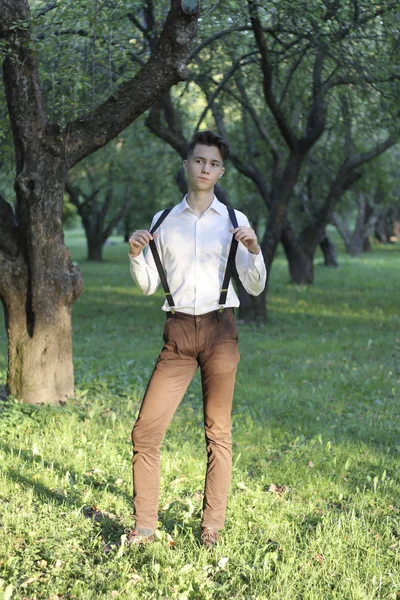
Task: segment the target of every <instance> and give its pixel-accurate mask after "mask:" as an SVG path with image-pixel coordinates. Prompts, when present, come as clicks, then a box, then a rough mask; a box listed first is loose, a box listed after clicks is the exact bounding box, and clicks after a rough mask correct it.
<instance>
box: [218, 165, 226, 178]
mask: <svg viewBox="0 0 400 600" xmlns="http://www.w3.org/2000/svg"><path fill="white" fill-rule="evenodd" d="M224 173H225V167H222V170H221V175H220V176H219V177H218V179H221V177H222V175H223V174H224Z"/></svg>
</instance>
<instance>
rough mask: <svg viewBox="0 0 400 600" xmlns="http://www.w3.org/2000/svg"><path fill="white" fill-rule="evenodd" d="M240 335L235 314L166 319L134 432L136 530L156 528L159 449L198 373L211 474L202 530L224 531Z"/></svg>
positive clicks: (179, 316)
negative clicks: (137, 528)
mask: <svg viewBox="0 0 400 600" xmlns="http://www.w3.org/2000/svg"><path fill="white" fill-rule="evenodd" d="M237 340H238V334H237V329H236V324H235V317H234V315H233V310H232V309H231V308H226V309H225V310H224V312H222V313H220V312H219V311H214V312H211V313H207V314H205V315H200V316H193V315H186V314H183V313H176V314H175V315H170V313H169V316H168V318H167V321H166V323H165V328H164V347H163V349H162V351H161V354H160V355H159V357H158V359H157V363H156V365H155V367H154V371H153V374H152V376H151V379H150V381H149V384H148V386H147V389H146V393H145V395H144V399H143V402H142V406H141V408H140V411H139V416H138V418H137V421H136V423H135V426H134V428H133V431H132V443H133V461H132V464H133V485H134V496H133V503H134V510H135V518H136V527H140V528H152V529H155V528H156V527H157V521H158V501H159V493H160V446H161V442H162V439H163V437H164V434H165V431H166V429H167V427H168V425H169V423H170V422H171V419H172V417H173V415H174V413H175V411H176V409H177V407H178V406H179V404H180V402H181V400H182V398H183V396H184V394H185V391H186V389H187V387H188V385H189V383H190V381H191V380H192V378H193V376H194V374H195V372H196V369H197V367H200V371H201V383H202V390H203V408H204V429H205V438H206V446H207V473H206V481H205V489H204V502H203V519H202V526H203V527H213V528H215V529H220V528H221V527H223V525H224V521H225V512H226V504H227V498H228V492H229V485H230V479H231V471H232V449H231V411H232V398H233V389H234V385H235V376H236V368H237V364H238V362H239V352H238V343H237Z"/></svg>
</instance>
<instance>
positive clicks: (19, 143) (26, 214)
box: [0, 0, 197, 403]
mask: <svg viewBox="0 0 400 600" xmlns="http://www.w3.org/2000/svg"><path fill="white" fill-rule="evenodd" d="M1 12H2V18H1V21H0V40H1V41H2V43H3V44H4V47H6V48H7V52H5V53H3V56H5V58H4V62H3V69H2V72H3V80H4V88H5V95H6V99H7V107H8V113H9V117H10V123H11V128H12V133H13V138H14V145H15V154H16V180H15V190H16V207H15V215H14V213H13V210H12V208H11V206H10V205H9V204H8V203H6V202H5V200H4V199H3V198H0V216H1V217H3V216H4V218H0V299H1V301H2V304H3V307H4V314H5V321H6V329H7V334H8V375H7V391H8V393H9V394H12V395H13V396H15V397H16V398H18V399H21V400H24V401H25V402H29V403H49V402H55V403H57V402H60V401H62V400H65V399H67V398H68V397H70V396H72V395H73V393H74V382H73V365H72V343H71V308H72V305H73V303H74V302H75V300H76V299H77V298H78V297H79V295H80V293H81V291H82V288H83V281H82V276H81V274H80V272H79V270H78V269H77V267H75V266H74V265H73V264H72V263H71V261H70V254H69V251H68V249H67V248H66V247H65V244H64V235H63V228H62V206H63V197H64V187H65V183H66V179H67V173H68V169H69V168H70V167H71V166H73V165H74V164H76V163H77V162H79V161H80V160H82V159H83V158H84V157H85V156H88V155H89V154H91V153H92V152H94V151H95V150H97V149H98V148H100V147H102V146H104V145H105V144H107V143H108V142H109V141H110V140H111V139H112V138H113V137H115V136H116V135H118V133H120V131H122V129H124V128H125V127H126V126H127V125H129V124H130V123H132V122H133V121H134V120H135V119H136V118H137V117H138V116H139V115H140V114H142V113H143V112H144V111H145V110H147V108H149V106H151V104H152V103H153V102H154V101H155V100H156V98H157V96H158V95H159V94H162V93H164V92H165V90H167V89H168V88H169V87H170V86H171V85H173V84H174V83H177V82H178V81H179V80H181V79H182V78H184V77H185V68H186V67H185V59H186V56H187V55H188V53H189V48H190V44H191V42H192V39H193V36H194V34H195V31H196V23H197V17H196V16H187V15H184V14H183V12H182V10H181V8H180V0H171V10H170V12H169V15H168V17H167V21H166V24H165V27H164V29H163V31H162V33H161V36H160V38H159V41H158V43H157V44H156V45H155V49H154V54H152V56H151V58H150V59H149V61H148V63H147V64H146V65H145V66H144V67H143V68H142V69H141V70H140V72H139V73H138V74H137V75H136V76H135V77H134V78H133V79H132V80H130V81H129V82H127V83H126V84H124V85H123V86H122V87H121V88H120V90H119V92H118V94H117V95H116V96H115V95H113V96H112V97H110V98H109V99H108V100H107V101H106V102H105V103H103V104H102V105H101V106H99V107H98V108H97V109H95V110H94V111H93V112H91V113H90V114H89V115H88V116H87V117H86V118H82V119H79V120H78V121H76V122H74V123H70V124H69V125H68V126H67V128H66V129H65V131H62V130H61V128H60V127H59V126H58V125H57V124H51V123H49V122H48V120H47V116H46V111H45V108H44V103H43V97H42V92H41V88H40V81H39V75H38V66H37V58H36V53H35V52H33V51H32V50H31V41H30V37H29V36H30V31H29V27H27V24H29V22H30V13H29V5H28V2H27V0H5V1H3V2H2V7H1ZM19 22H21V25H19Z"/></svg>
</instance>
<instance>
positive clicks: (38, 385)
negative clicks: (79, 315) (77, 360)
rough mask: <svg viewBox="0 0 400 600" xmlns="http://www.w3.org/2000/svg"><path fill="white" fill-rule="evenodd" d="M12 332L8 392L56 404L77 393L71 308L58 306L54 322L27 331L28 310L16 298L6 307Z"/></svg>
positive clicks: (27, 398) (55, 310)
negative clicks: (73, 361)
mask: <svg viewBox="0 0 400 600" xmlns="http://www.w3.org/2000/svg"><path fill="white" fill-rule="evenodd" d="M4 309H5V313H6V327H7V332H8V379H7V391H8V393H9V394H12V395H13V396H15V397H16V398H18V399H20V400H24V402H27V403H30V404H37V403H46V404H47V403H54V402H60V401H63V400H67V399H68V398H69V397H70V396H73V394H74V371H73V365H72V343H71V308H70V307H69V306H66V305H63V304H59V306H58V307H54V309H53V315H52V318H51V321H50V322H46V323H40V324H39V323H38V324H36V325H35V327H34V331H33V332H30V331H29V329H28V328H27V315H26V311H25V307H24V305H23V304H20V303H19V301H18V300H17V299H16V298H15V297H14V298H13V299H12V300H11V302H10V303H9V304H8V305H7V306H6V305H5V306H4Z"/></svg>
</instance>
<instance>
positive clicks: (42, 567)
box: [36, 559, 47, 569]
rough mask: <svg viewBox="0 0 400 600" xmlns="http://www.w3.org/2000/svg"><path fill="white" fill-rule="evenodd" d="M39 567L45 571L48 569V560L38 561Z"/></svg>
mask: <svg viewBox="0 0 400 600" xmlns="http://www.w3.org/2000/svg"><path fill="white" fill-rule="evenodd" d="M36 564H37V565H38V567H40V568H41V569H44V568H45V567H47V560H44V559H42V560H38V561H37V563H36Z"/></svg>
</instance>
